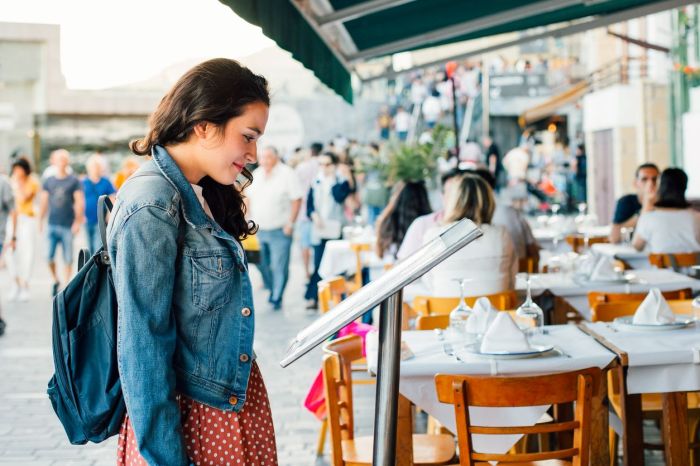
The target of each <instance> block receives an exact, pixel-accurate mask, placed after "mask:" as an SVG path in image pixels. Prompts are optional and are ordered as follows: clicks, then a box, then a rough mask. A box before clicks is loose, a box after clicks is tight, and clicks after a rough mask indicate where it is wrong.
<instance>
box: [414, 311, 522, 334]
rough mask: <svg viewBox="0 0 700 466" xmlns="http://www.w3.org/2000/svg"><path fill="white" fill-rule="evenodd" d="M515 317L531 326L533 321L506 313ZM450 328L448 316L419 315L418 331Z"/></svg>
mask: <svg viewBox="0 0 700 466" xmlns="http://www.w3.org/2000/svg"><path fill="white" fill-rule="evenodd" d="M504 312H507V313H509V314H510V315H511V317H513V319H514V320H515V321H516V322H521V321H522V322H525V323H526V324H528V325H531V324H532V323H533V322H532V319H530V318H527V317H520V316H518V315H516V314H515V311H504ZM449 326H450V316H449V315H448V314H435V315H429V316H423V315H419V316H418V317H417V318H416V330H434V329H436V328H441V329H446V328H447V327H449Z"/></svg>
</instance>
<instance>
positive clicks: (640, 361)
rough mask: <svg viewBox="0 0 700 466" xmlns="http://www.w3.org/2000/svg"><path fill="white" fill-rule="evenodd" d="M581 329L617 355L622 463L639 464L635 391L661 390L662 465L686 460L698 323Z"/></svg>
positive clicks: (698, 366) (698, 361)
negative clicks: (652, 327) (636, 328)
mask: <svg viewBox="0 0 700 466" xmlns="http://www.w3.org/2000/svg"><path fill="white" fill-rule="evenodd" d="M581 328H582V329H584V330H586V331H587V332H589V333H590V334H591V335H592V336H594V337H595V338H596V339H597V340H598V341H599V342H600V343H601V344H604V345H605V346H606V347H608V349H610V350H611V351H613V352H615V353H616V354H617V355H618V358H619V359H620V371H621V377H620V379H619V380H620V382H621V385H620V394H621V405H622V411H623V420H622V426H623V435H621V437H622V444H623V450H624V456H625V464H626V465H629V466H631V465H635V466H636V465H642V464H644V455H643V451H642V450H643V449H642V448H640V445H642V444H643V435H642V427H641V420H642V405H641V394H643V393H661V394H663V417H662V430H663V438H664V447H665V451H666V464H667V465H668V466H678V465H682V466H686V465H688V464H689V452H688V435H689V434H688V426H687V422H688V418H687V392H689V391H698V390H700V326H698V325H695V324H692V325H690V326H689V327H686V328H683V329H677V330H662V331H630V330H627V329H624V328H621V327H618V326H615V325H614V324H612V325H611V324H608V323H604V322H596V323H589V322H586V323H582V324H581ZM625 375H626V377H625ZM625 382H626V383H625Z"/></svg>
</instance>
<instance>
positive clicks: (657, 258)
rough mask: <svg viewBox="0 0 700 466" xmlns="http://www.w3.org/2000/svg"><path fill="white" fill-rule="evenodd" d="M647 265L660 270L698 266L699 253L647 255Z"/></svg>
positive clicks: (699, 261) (699, 262) (699, 260)
mask: <svg viewBox="0 0 700 466" xmlns="http://www.w3.org/2000/svg"><path fill="white" fill-rule="evenodd" d="M649 263H650V264H651V265H653V266H654V267H657V268H660V269H668V268H671V269H673V270H676V271H677V270H678V269H679V268H681V267H690V266H693V265H698V264H700V253H698V252H682V253H677V254H649Z"/></svg>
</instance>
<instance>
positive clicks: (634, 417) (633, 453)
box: [617, 366, 644, 466]
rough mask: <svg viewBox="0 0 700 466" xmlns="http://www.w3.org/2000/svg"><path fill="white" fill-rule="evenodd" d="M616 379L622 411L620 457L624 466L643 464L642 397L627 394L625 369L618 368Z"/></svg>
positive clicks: (622, 367)
mask: <svg viewBox="0 0 700 466" xmlns="http://www.w3.org/2000/svg"><path fill="white" fill-rule="evenodd" d="M617 370H618V371H619V374H618V377H617V383H618V389H619V393H620V406H621V409H622V431H623V432H622V439H621V440H622V455H623V464H624V466H641V465H643V464H644V432H643V430H642V395H639V394H636V395H630V394H629V393H627V386H626V384H625V381H626V380H627V368H626V367H624V366H620V367H618V368H617Z"/></svg>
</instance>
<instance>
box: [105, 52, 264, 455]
mask: <svg viewBox="0 0 700 466" xmlns="http://www.w3.org/2000/svg"><path fill="white" fill-rule="evenodd" d="M269 104H270V97H269V93H268V88H267V81H266V80H265V78H263V77H262V76H258V75H255V74H253V73H252V72H251V71H250V70H249V69H247V68H245V67H243V66H241V65H240V64H238V63H237V62H235V61H233V60H229V59H224V58H219V59H214V60H209V61H206V62H203V63H201V64H199V65H197V66H195V67H194V68H192V69H191V70H189V71H188V72H187V73H185V75H184V76H183V77H181V78H180V79H179V80H178V81H177V82H176V83H175V85H174V86H173V88H172V89H171V90H170V91H168V93H167V94H166V96H165V97H164V98H163V99H162V100H161V101H160V104H159V105H158V107H157V108H156V110H155V112H154V113H153V114H152V115H151V118H150V122H149V123H150V124H149V128H150V129H149V132H148V134H147V135H146V136H145V137H144V138H142V139H139V140H137V141H134V142H132V144H131V149H132V151H133V152H134V153H136V154H137V155H144V156H152V158H151V160H149V161H147V162H145V163H144V164H143V165H142V166H141V168H140V169H139V171H137V172H136V173H135V174H134V175H133V176H132V177H131V178H130V179H129V180H128V181H127V182H126V183H124V185H123V186H122V187H121V189H120V190H119V193H118V194H117V202H116V204H115V206H114V210H113V211H112V212H113V213H112V217H111V218H110V221H109V225H108V230H107V235H108V238H107V241H108V249H109V256H110V260H111V264H112V267H113V274H114V284H115V289H116V295H117V303H118V306H119V322H118V330H117V340H118V342H119V345H118V347H117V356H118V360H119V375H120V379H121V384H122V385H121V386H122V390H123V392H124V400H125V402H126V411H127V415H126V417H125V419H124V422H123V424H122V430H121V433H120V435H119V440H118V445H119V447H118V453H117V464H118V465H119V466H127V465H129V466H131V465H146V464H158V465H168V466H187V465H190V464H195V465H205V464H206V465H209V464H250V465H252V464H255V465H262V466H268V465H276V464H277V453H276V446H275V434H274V429H273V425H272V415H271V412H270V403H269V401H268V397H267V391H266V389H265V385H264V384H263V380H262V376H261V374H260V370H259V369H258V365H257V362H256V361H255V359H256V357H255V354H254V353H253V334H254V319H255V310H256V309H255V304H254V303H253V290H252V287H251V283H250V277H249V275H248V264H247V263H246V261H245V256H244V252H243V247H242V246H241V243H240V241H241V240H242V239H244V238H246V236H248V235H251V234H253V233H255V231H256V229H257V226H256V225H255V224H254V223H252V222H249V221H247V220H246V218H245V206H244V202H243V190H244V188H245V184H246V183H247V182H249V181H250V180H251V178H252V175H251V174H250V172H248V170H247V169H246V168H245V167H246V164H249V163H253V162H255V161H256V158H257V147H256V145H257V142H258V139H259V138H260V136H262V134H263V132H264V131H265V125H266V124H267V117H268V108H269ZM239 178H240V179H241V180H243V179H245V180H247V181H246V182H244V183H243V184H237V183H238V180H239ZM270 330H274V329H267V331H270ZM258 331H260V330H258ZM263 331H265V329H263Z"/></svg>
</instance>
